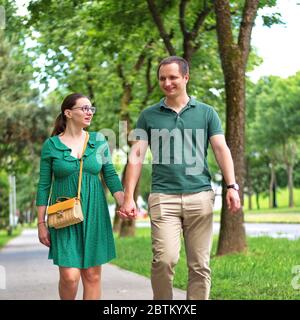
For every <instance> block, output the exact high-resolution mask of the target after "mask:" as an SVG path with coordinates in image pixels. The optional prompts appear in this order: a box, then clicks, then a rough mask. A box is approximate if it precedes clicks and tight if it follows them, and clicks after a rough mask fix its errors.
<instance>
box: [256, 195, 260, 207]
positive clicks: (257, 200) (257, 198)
mask: <svg viewBox="0 0 300 320" xmlns="http://www.w3.org/2000/svg"><path fill="white" fill-rule="evenodd" d="M256 207H257V209H258V210H259V209H260V205H259V193H258V192H256Z"/></svg>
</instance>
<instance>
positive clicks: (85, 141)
mask: <svg viewBox="0 0 300 320" xmlns="http://www.w3.org/2000/svg"><path fill="white" fill-rule="evenodd" d="M88 141H89V133H88V132H87V131H86V135H85V140H84V145H83V151H82V155H81V158H80V170H79V180H78V192H77V199H78V200H80V191H81V180H82V167H83V155H84V152H85V149H86V146H87V143H88Z"/></svg>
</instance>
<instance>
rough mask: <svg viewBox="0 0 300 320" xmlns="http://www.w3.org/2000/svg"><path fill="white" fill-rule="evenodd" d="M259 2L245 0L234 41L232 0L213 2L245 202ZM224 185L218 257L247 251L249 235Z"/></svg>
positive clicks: (229, 127)
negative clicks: (250, 64)
mask: <svg viewBox="0 0 300 320" xmlns="http://www.w3.org/2000/svg"><path fill="white" fill-rule="evenodd" d="M258 5H259V0H246V1H245V4H244V7H243V11H242V17H241V22H240V28H239V33H238V39H237V41H235V39H234V34H233V28H232V21H231V20H232V13H231V5H230V1H229V0H216V1H215V2H214V8H215V14H216V22H217V38H218V44H219V53H220V59H221V64H222V69H223V74H224V81H225V92H226V135H225V136H226V141H227V143H228V146H229V148H230V150H231V154H232V157H233V161H234V165H235V174H236V180H237V182H238V183H239V185H240V189H241V191H240V196H241V199H242V203H243V188H244V177H245V162H244V153H245V147H244V146H245V72H246V66H247V61H248V56H249V51H250V40H251V32H252V28H253V24H254V20H255V17H256V13H257V10H258ZM225 191H226V187H225V182H223V205H222V212H221V228H220V237H219V242H218V249H217V254H218V255H223V254H227V253H231V252H241V251H243V250H245V249H246V247H247V244H246V234H245V229H244V225H243V220H244V219H243V210H242V209H241V210H240V211H239V212H238V213H237V214H235V215H231V214H230V213H229V211H228V208H227V206H226V202H225V196H224V195H225Z"/></svg>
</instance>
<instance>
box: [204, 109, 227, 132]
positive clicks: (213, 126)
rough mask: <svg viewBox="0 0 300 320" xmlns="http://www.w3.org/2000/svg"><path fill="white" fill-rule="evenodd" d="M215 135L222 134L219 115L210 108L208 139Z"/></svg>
mask: <svg viewBox="0 0 300 320" xmlns="http://www.w3.org/2000/svg"><path fill="white" fill-rule="evenodd" d="M216 134H224V131H223V129H222V124H221V120H220V117H219V115H218V114H217V112H216V111H215V110H214V109H213V108H210V113H209V120H208V138H210V137H212V136H214V135H216Z"/></svg>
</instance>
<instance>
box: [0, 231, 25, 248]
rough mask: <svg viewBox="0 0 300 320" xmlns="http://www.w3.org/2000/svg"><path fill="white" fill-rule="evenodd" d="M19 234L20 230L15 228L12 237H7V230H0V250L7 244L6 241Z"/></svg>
mask: <svg viewBox="0 0 300 320" xmlns="http://www.w3.org/2000/svg"><path fill="white" fill-rule="evenodd" d="M21 232H22V228H21V227H17V228H15V229H13V232H12V235H10V236H9V235H8V234H7V230H0V249H1V248H3V247H4V246H5V245H6V244H7V243H8V241H10V240H11V239H13V238H15V237H17V236H18V235H20V233H21Z"/></svg>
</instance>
